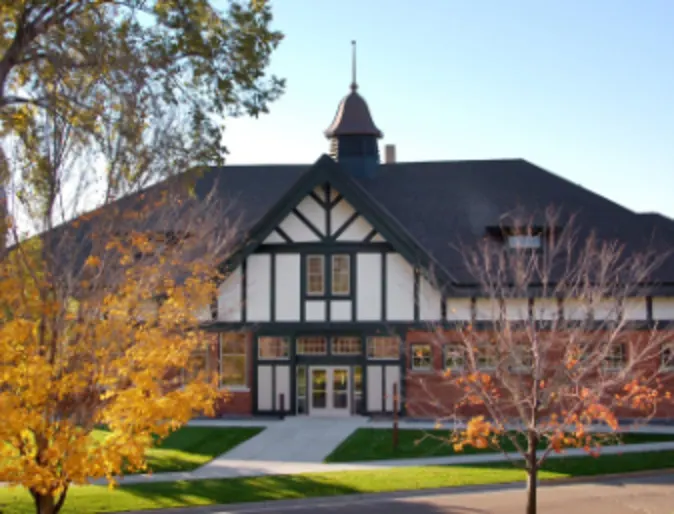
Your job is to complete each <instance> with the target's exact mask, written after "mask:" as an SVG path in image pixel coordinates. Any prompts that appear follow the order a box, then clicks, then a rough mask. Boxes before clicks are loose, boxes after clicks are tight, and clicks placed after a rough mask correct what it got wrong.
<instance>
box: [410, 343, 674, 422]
mask: <svg viewBox="0 0 674 514" xmlns="http://www.w3.org/2000/svg"><path fill="white" fill-rule="evenodd" d="M442 336H443V337H442V338H439V337H438V336H437V335H434V334H432V333H430V332H427V331H419V330H415V331H408V332H407V335H406V340H405V352H406V362H407V370H406V372H405V387H406V391H405V403H406V409H407V414H408V415H409V416H410V417H417V418H438V417H440V416H448V415H453V414H455V413H456V414H458V415H460V416H466V417H471V416H475V415H480V414H484V415H485V416H488V413H487V412H486V409H485V408H484V406H469V407H464V408H463V409H462V410H460V411H458V412H457V409H456V407H455V406H456V403H457V401H458V400H459V398H460V397H461V396H462V395H463V392H462V391H461V390H459V389H457V388H456V386H454V385H452V384H451V378H448V377H446V376H445V374H444V362H443V350H442V345H441V343H440V341H439V340H440V339H444V340H445V341H447V342H451V339H452V333H451V332H446V333H445V334H442ZM625 336H627V337H629V339H630V341H636V342H637V344H639V343H641V344H643V343H644V342H645V340H646V338H648V337H649V333H647V332H643V331H634V332H632V333H625ZM672 338H674V332H672ZM560 339H561V340H562V341H563V340H564V334H560ZM415 343H430V344H431V352H432V370H431V371H416V370H412V369H411V362H412V354H411V345H412V344H415ZM560 355H561V354H560ZM659 367H660V358H659V356H654V357H653V358H652V359H650V360H649V361H646V362H644V363H643V365H642V369H643V370H644V371H647V372H649V373H653V372H654V371H656V370H657V369H658V368H659ZM660 378H661V380H662V383H663V385H664V386H665V391H669V392H670V393H671V394H672V395H673V396H674V373H668V374H661V375H660ZM512 414H515V412H514V411H513V412H512ZM616 414H617V415H618V416H619V417H621V418H629V417H634V415H635V412H633V411H630V410H628V409H622V410H620V411H618V412H617V413H616ZM656 418H660V419H663V418H671V419H674V402H672V401H664V400H663V401H662V402H661V403H660V404H659V405H658V408H657V411H656Z"/></svg>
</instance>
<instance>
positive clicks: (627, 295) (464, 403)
mask: <svg viewBox="0 0 674 514" xmlns="http://www.w3.org/2000/svg"><path fill="white" fill-rule="evenodd" d="M508 236H516V239H513V242H514V243H515V246H514V247H513V246H512V245H508V244H506V242H507V238H508ZM517 243H520V244H519V246H518V245H517ZM539 243H540V248H536V246H537V245H538V244H539ZM462 253H463V255H464V257H465V264H466V268H467V270H468V273H469V275H470V276H471V277H472V278H473V280H474V283H475V285H476V290H477V296H478V299H477V301H476V309H477V310H478V311H480V314H481V315H480V316H477V317H478V319H482V320H483V321H482V322H479V321H476V322H475V323H466V324H463V325H461V326H459V327H457V328H456V329H454V330H443V329H442V328H440V327H436V330H434V333H435V339H434V344H436V345H437V346H438V347H439V349H440V350H441V351H442V354H443V359H444V362H445V371H443V372H441V373H439V376H436V377H435V378H434V379H429V378H428V377H424V378H421V379H419V383H418V385H419V386H420V388H421V389H422V390H423V391H425V392H426V398H427V402H428V403H427V406H428V407H430V408H431V409H432V410H433V411H435V412H440V413H441V415H442V416H441V419H440V423H442V422H444V421H445V420H447V419H453V420H454V421H457V423H455V426H454V428H453V429H452V430H451V433H450V435H449V437H448V438H447V442H448V443H451V444H453V445H454V447H455V449H456V450H457V451H460V450H461V449H462V448H463V447H465V446H466V445H470V446H474V447H477V448H488V447H490V448H492V449H495V450H498V451H501V452H503V453H504V454H505V455H506V456H507V457H508V458H509V459H510V460H511V461H512V462H513V463H514V464H515V465H518V466H523V468H524V469H525V471H526V473H527V491H528V492H527V495H528V496H527V510H526V512H527V514H534V513H535V512H536V490H537V486H536V484H537V475H538V471H539V469H540V468H541V465H542V464H543V462H544V461H545V459H546V458H547V457H548V456H549V455H550V453H552V452H556V453H560V452H563V451H564V450H565V449H567V448H572V447H579V448H584V449H585V450H586V451H587V452H589V453H590V454H592V455H596V454H597V453H598V452H599V450H600V448H601V446H602V445H603V444H605V443H606V442H608V441H607V440H608V439H610V438H615V436H616V433H617V431H618V429H619V426H618V418H619V417H630V418H633V419H634V420H635V422H645V421H647V420H648V419H650V418H651V417H652V416H653V415H654V414H655V412H656V410H657V408H658V406H659V405H660V404H661V403H662V402H665V401H668V400H669V398H670V393H669V392H665V391H663V384H662V383H661V381H660V376H659V373H660V369H661V368H660V365H661V360H662V359H667V358H669V357H668V355H670V354H667V353H662V349H663V343H667V342H668V339H667V337H668V336H667V334H666V333H664V332H661V331H658V330H657V329H654V328H650V327H648V326H647V325H646V323H645V322H641V323H639V322H634V321H629V319H630V316H629V315H626V314H629V313H630V312H631V311H632V310H633V309H635V308H636V309H637V310H638V308H639V303H638V300H637V301H636V302H635V300H636V299H634V298H633V297H634V296H640V297H641V302H642V303H641V308H642V309H643V310H644V311H645V302H644V296H645V295H646V294H647V290H646V287H645V286H646V285H647V284H649V283H651V277H652V274H653V271H654V270H655V269H657V268H658V266H660V265H661V263H662V261H663V259H664V258H665V255H664V254H661V253H656V252H649V251H646V252H635V251H630V250H629V249H628V248H626V247H625V246H624V245H621V244H619V243H618V242H615V241H612V242H608V241H602V240H600V239H599V238H598V237H597V236H596V235H595V234H594V233H590V232H587V231H583V230H581V228H580V227H579V226H577V225H576V224H575V221H574V217H573V216H567V217H563V216H562V215H561V212H560V211H558V210H555V209H552V208H551V209H548V210H547V211H546V213H545V215H544V216H543V217H542V219H541V217H536V216H533V215H532V216H526V215H523V214H522V213H519V214H513V215H512V216H510V217H506V218H504V220H503V226H502V227H500V229H499V230H498V231H496V233H495V234H494V235H493V236H492V237H488V238H485V239H484V240H483V241H481V242H480V243H479V244H478V245H477V247H464V248H462ZM530 299H531V300H530ZM562 307H563V311H562ZM562 312H563V315H562ZM632 319H633V318H632ZM644 319H645V318H644ZM478 324H480V325H482V326H478ZM670 340H671V337H670ZM662 363H663V364H667V363H665V362H664V360H663V361H662ZM458 421H463V422H465V423H460V422H458ZM517 457H519V459H518V458H517ZM520 459H521V460H520Z"/></svg>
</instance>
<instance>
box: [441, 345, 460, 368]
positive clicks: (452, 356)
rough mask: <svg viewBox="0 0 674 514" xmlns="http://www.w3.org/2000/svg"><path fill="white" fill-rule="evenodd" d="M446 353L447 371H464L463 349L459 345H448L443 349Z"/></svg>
mask: <svg viewBox="0 0 674 514" xmlns="http://www.w3.org/2000/svg"><path fill="white" fill-rule="evenodd" d="M442 351H443V353H444V361H445V371H460V370H462V369H463V365H464V356H463V348H462V347H461V345H458V344H447V345H445V346H444V347H443V348H442Z"/></svg>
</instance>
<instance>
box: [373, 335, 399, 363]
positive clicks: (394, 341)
mask: <svg viewBox="0 0 674 514" xmlns="http://www.w3.org/2000/svg"><path fill="white" fill-rule="evenodd" d="M367 357H368V359H399V358H400V343H399V341H398V338H397V337H386V336H375V337H368V338H367Z"/></svg>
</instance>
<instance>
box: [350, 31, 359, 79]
mask: <svg viewBox="0 0 674 514" xmlns="http://www.w3.org/2000/svg"><path fill="white" fill-rule="evenodd" d="M351 49H352V57H351V91H355V90H356V89H358V83H357V82H356V42H355V41H351Z"/></svg>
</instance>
